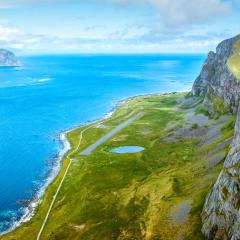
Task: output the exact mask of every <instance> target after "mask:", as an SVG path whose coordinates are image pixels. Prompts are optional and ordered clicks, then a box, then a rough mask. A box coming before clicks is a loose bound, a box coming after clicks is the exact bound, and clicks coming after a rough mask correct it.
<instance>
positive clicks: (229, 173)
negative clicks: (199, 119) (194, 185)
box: [192, 35, 240, 240]
mask: <svg viewBox="0 0 240 240" xmlns="http://www.w3.org/2000/svg"><path fill="white" fill-rule="evenodd" d="M238 39H240V35H238V36H237V37H235V38H232V39H229V40H225V41H223V42H222V43H220V44H219V45H218V47H217V50H216V53H214V52H210V53H209V55H208V58H207V60H206V61H205V63H204V65H203V68H202V71H201V73H200V75H199V77H198V78H197V79H196V81H195V83H194V86H193V89H192V94H193V95H194V96H200V97H202V98H203V99H204V105H205V107H206V109H207V111H208V112H209V113H210V114H211V115H214V114H215V113H216V111H215V109H214V104H215V103H216V102H218V104H219V105H220V106H219V107H220V108H224V107H225V106H228V107H229V110H231V112H232V113H233V114H237V115H238V117H237V121H236V126H235V135H234V138H233V141H232V144H231V147H230V151H229V153H228V156H227V158H226V160H225V162H224V166H223V169H222V171H221V173H220V175H219V177H218V179H217V181H216V183H215V184H214V186H213V188H212V190H211V192H210V194H209V195H208V197H207V199H206V202H205V205H204V208H203V211H202V222H203V226H202V232H203V234H204V235H205V236H206V237H207V238H208V239H214V240H217V239H218V240H228V239H231V240H238V239H240V144H239V143H240V111H239V110H238V109H239V100H240V81H239V80H237V79H236V78H235V77H234V75H233V74H232V73H231V72H230V70H229V69H228V66H227V61H228V58H229V57H230V56H231V54H232V53H233V45H234V43H235V42H236V41H237V40H238ZM216 99H217V101H216ZM215 107H216V106H215Z"/></svg>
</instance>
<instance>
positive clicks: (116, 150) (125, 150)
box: [109, 146, 145, 154]
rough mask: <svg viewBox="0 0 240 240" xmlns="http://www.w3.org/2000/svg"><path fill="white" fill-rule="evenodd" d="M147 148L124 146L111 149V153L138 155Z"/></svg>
mask: <svg viewBox="0 0 240 240" xmlns="http://www.w3.org/2000/svg"><path fill="white" fill-rule="evenodd" d="M144 149H145V148H143V147H139V146H123V147H117V148H113V149H111V150H110V151H109V152H110V153H119V154H123V153H137V152H141V151H143V150H144Z"/></svg>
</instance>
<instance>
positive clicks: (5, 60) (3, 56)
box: [0, 49, 20, 67]
mask: <svg viewBox="0 0 240 240" xmlns="http://www.w3.org/2000/svg"><path fill="white" fill-rule="evenodd" d="M18 66H20V62H19V61H18V59H17V57H16V56H15V54H14V53H12V52H10V51H8V50H5V49H0V67H18Z"/></svg>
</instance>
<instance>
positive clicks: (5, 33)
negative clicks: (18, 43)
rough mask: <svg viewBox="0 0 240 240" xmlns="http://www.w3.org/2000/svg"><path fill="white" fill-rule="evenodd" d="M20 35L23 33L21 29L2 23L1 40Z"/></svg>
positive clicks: (11, 38)
mask: <svg viewBox="0 0 240 240" xmlns="http://www.w3.org/2000/svg"><path fill="white" fill-rule="evenodd" d="M19 35H22V32H21V31H20V30H19V29H17V28H11V27H6V26H4V25H0V41H10V40H13V39H14V38H16V36H19Z"/></svg>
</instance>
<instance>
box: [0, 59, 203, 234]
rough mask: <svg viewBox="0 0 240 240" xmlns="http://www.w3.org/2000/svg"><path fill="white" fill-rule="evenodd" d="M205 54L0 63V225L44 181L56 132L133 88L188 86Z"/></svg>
mask: <svg viewBox="0 0 240 240" xmlns="http://www.w3.org/2000/svg"><path fill="white" fill-rule="evenodd" d="M204 58H205V55H203V54H202V55H184V54H182V55H174V54H165V55H53V56H52V55H49V56H48V55H45V56H24V57H20V61H21V63H22V67H19V68H11V67H2V68H0V232H1V231H5V230H7V229H8V228H9V227H11V226H12V225H13V223H14V222H15V221H17V220H19V219H20V217H21V216H22V215H23V213H24V209H25V207H26V204H27V203H28V201H30V200H32V199H33V197H34V196H35V194H36V192H37V191H38V190H39V189H40V188H41V187H42V186H43V185H44V183H45V182H46V181H47V177H48V175H49V172H50V171H51V169H52V167H53V166H54V163H55V162H56V159H57V155H58V153H59V151H60V149H61V147H62V146H61V142H60V141H59V134H60V133H61V132H62V131H64V130H68V129H71V128H73V127H77V126H79V125H82V124H84V123H86V122H87V121H91V120H95V119H98V118H101V117H103V116H104V115H105V114H107V113H108V112H109V111H111V109H112V108H113V107H114V106H115V105H116V104H117V102H118V101H120V100H122V99H124V98H128V97H131V96H135V95H142V94H150V93H164V92H173V91H184V90H188V89H190V88H191V86H192V84H193V81H194V80H195V78H196V77H197V75H198V73H199V71H200V69H201V66H202V63H203V60H204Z"/></svg>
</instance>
